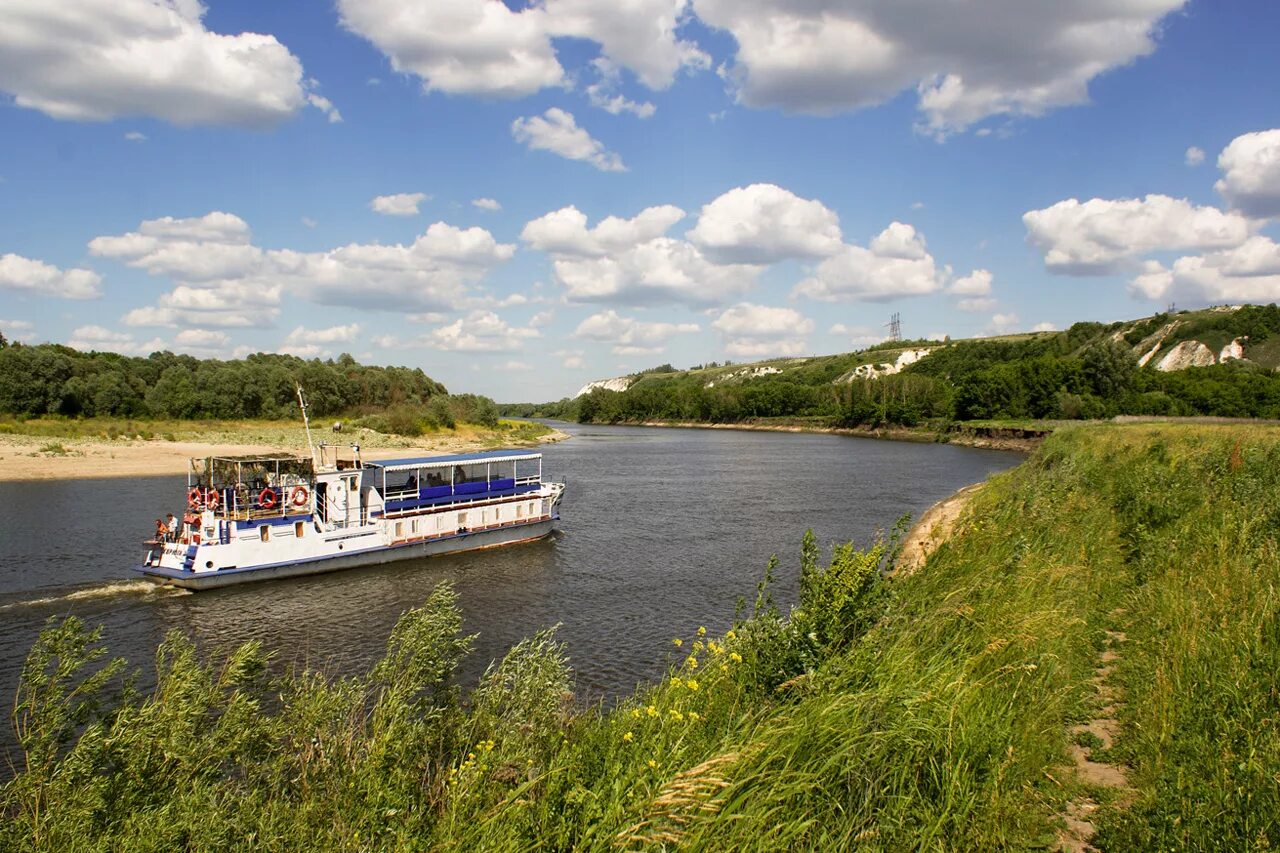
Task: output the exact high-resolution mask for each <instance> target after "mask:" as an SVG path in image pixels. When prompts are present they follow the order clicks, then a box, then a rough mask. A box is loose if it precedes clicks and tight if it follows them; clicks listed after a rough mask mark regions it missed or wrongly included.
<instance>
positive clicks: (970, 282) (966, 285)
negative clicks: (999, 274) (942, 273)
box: [947, 270, 994, 296]
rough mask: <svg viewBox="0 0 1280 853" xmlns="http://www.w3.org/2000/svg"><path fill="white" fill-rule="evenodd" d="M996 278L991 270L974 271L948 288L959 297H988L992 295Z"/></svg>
mask: <svg viewBox="0 0 1280 853" xmlns="http://www.w3.org/2000/svg"><path fill="white" fill-rule="evenodd" d="M993 279H994V276H993V275H992V274H991V271H990V270H974V271H973V272H971V273H969V274H968V275H966V276H964V277H963V278H958V279H956V280H955V281H953V282H952V283H951V287H949V288H947V289H948V290H949V291H950V292H951V293H954V294H955V295H957V296H987V295H988V294H990V293H991V282H992V280H993Z"/></svg>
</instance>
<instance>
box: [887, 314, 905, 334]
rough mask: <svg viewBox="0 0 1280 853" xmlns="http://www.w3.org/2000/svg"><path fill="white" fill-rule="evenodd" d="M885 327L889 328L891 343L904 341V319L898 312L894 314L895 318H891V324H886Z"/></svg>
mask: <svg viewBox="0 0 1280 853" xmlns="http://www.w3.org/2000/svg"><path fill="white" fill-rule="evenodd" d="M885 325H887V326H888V327H889V340H891V341H900V340H902V318H901V317H900V316H899V315H898V313H897V312H896V311H895V312H894V314H893V316H892V317H890V318H889V322H888V323H886V324H885Z"/></svg>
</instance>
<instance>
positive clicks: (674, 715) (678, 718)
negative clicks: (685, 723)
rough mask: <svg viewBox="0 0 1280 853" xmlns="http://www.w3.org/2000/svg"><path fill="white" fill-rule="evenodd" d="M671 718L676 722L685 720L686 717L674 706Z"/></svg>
mask: <svg viewBox="0 0 1280 853" xmlns="http://www.w3.org/2000/svg"><path fill="white" fill-rule="evenodd" d="M671 719H673V720H675V721H676V722H680V721H681V720H683V719H684V714H682V713H680V712H679V711H678V710H676V709H675V708H672V709H671Z"/></svg>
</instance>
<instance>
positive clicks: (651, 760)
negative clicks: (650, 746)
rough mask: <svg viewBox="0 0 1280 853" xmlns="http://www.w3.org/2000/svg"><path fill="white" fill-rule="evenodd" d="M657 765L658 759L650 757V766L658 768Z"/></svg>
mask: <svg viewBox="0 0 1280 853" xmlns="http://www.w3.org/2000/svg"><path fill="white" fill-rule="evenodd" d="M657 766H658V762H656V761H654V760H653V759H652V758H650V759H649V767H650V768H656V767H657Z"/></svg>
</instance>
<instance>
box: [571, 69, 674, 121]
mask: <svg viewBox="0 0 1280 853" xmlns="http://www.w3.org/2000/svg"><path fill="white" fill-rule="evenodd" d="M591 65H592V67H594V68H595V69H596V72H597V73H598V74H599V75H600V79H598V80H597V81H596V82H594V83H592V84H591V85H589V86H587V88H586V93H587V101H589V102H590V104H591V106H593V107H597V108H598V109H602V110H604V111H605V112H607V113H609V114H610V115H615V116H616V115H622V114H623V113H631V114H632V115H634V116H635V117H636V118H652V117H653V114H654V113H655V112H657V111H658V108H657V107H655V106H654V105H653V104H651V103H650V102H648V101H645V102H643V103H640V102H638V101H633V100H631V99H629V98H627V97H624V96H623V95H620V94H618V93H617V87H618V86H619V85H620V83H621V80H622V75H621V73H620V72H619V69H618V66H617V65H614V64H613V63H612V62H610V61H609V60H608V59H605V58H604V57H603V56H600V57H597V58H596V59H595V60H593V61H592V63H591Z"/></svg>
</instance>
